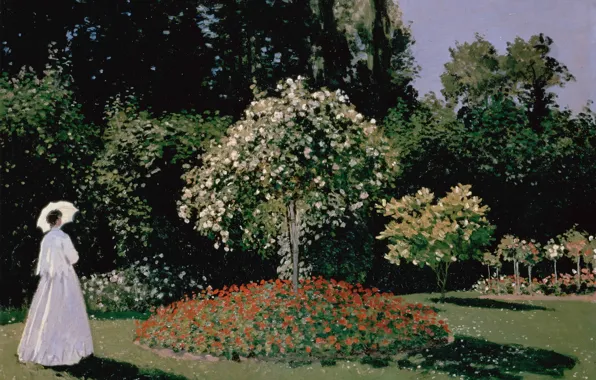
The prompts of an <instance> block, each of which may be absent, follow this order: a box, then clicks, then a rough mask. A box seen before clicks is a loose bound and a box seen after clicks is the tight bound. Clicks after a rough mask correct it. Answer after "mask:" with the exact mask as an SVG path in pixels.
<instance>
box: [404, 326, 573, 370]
mask: <svg viewBox="0 0 596 380" xmlns="http://www.w3.org/2000/svg"><path fill="white" fill-rule="evenodd" d="M576 363H577V359H575V358H572V357H569V356H566V355H562V354H559V353H556V352H554V351H549V350H543V349H537V348H531V347H524V346H521V345H516V344H497V343H492V342H488V341H485V340H482V339H476V338H472V337H465V336H456V337H455V342H453V343H452V344H449V345H446V346H443V347H436V348H432V349H429V350H428V351H426V350H424V351H421V352H418V353H412V354H409V355H408V357H407V358H404V359H401V360H399V361H398V365H399V366H400V367H402V368H413V369H416V368H418V366H420V369H422V370H424V371H432V370H435V371H441V372H445V373H449V374H450V375H455V376H464V377H466V378H468V379H487V378H490V379H493V378H494V379H504V380H519V379H522V378H523V375H521V374H520V372H522V373H524V372H525V373H532V374H535V375H545V376H551V377H559V378H560V377H563V375H564V371H565V370H569V369H572V368H573V367H574V366H575V364H576Z"/></svg>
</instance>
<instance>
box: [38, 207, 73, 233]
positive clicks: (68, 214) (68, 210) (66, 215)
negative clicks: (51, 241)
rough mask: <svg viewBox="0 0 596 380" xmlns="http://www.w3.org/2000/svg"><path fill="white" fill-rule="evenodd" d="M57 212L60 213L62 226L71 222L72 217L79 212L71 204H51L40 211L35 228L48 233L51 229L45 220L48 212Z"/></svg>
mask: <svg viewBox="0 0 596 380" xmlns="http://www.w3.org/2000/svg"><path fill="white" fill-rule="evenodd" d="M53 210H59V211H60V212H61V213H62V224H66V223H70V222H72V219H73V217H74V215H75V214H76V213H77V212H78V211H79V210H78V209H77V208H76V207H75V206H74V205H73V204H72V203H70V202H66V201H59V202H51V203H49V204H48V205H47V206H46V207H44V208H43V210H41V214H40V215H39V218H37V227H39V228H41V230H42V231H43V232H48V231H49V230H50V229H51V228H52V227H51V226H50V224H49V223H48V221H47V220H46V217H47V216H48V214H49V213H50V211H53Z"/></svg>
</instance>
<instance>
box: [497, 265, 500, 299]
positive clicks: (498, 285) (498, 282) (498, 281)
mask: <svg viewBox="0 0 596 380" xmlns="http://www.w3.org/2000/svg"><path fill="white" fill-rule="evenodd" d="M497 294H501V280H500V278H499V267H497Z"/></svg>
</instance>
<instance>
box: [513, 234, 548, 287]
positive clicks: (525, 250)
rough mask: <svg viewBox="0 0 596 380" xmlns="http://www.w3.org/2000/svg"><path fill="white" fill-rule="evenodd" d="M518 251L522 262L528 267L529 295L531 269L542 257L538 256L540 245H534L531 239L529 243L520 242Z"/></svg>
mask: <svg viewBox="0 0 596 380" xmlns="http://www.w3.org/2000/svg"><path fill="white" fill-rule="evenodd" d="M518 249H519V250H520V255H521V256H522V257H523V262H524V263H525V264H526V265H527V266H528V283H529V285H528V286H529V287H530V293H531V292H532V268H533V267H534V266H535V265H536V264H539V263H540V262H541V261H542V256H540V244H539V243H536V242H535V241H534V240H533V239H532V240H530V242H527V241H526V240H522V241H521V245H520V246H519V248H518Z"/></svg>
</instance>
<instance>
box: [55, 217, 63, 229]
mask: <svg viewBox="0 0 596 380" xmlns="http://www.w3.org/2000/svg"><path fill="white" fill-rule="evenodd" d="M61 225H62V218H58V220H57V221H56V227H60V226H61Z"/></svg>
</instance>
